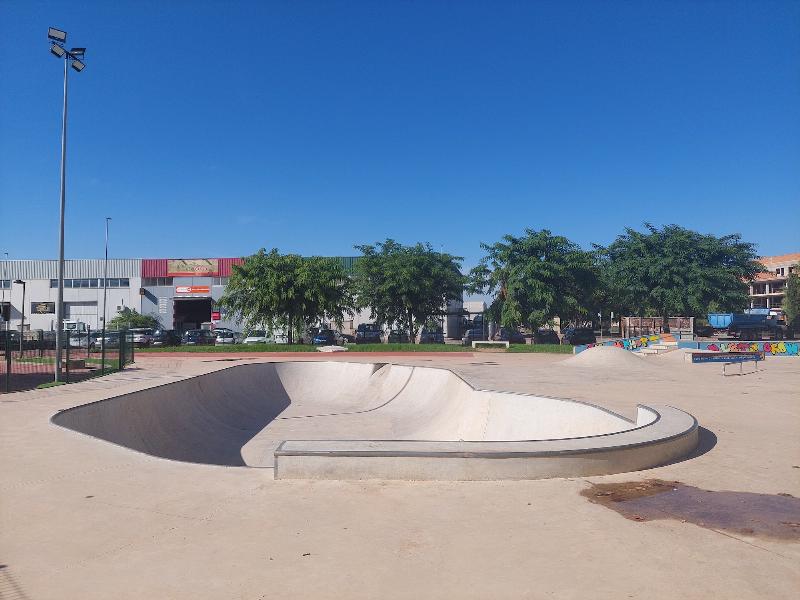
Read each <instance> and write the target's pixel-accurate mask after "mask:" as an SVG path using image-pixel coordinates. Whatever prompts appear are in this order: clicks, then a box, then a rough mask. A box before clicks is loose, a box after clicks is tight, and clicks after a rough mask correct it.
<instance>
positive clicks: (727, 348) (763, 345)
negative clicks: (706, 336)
mask: <svg viewBox="0 0 800 600" xmlns="http://www.w3.org/2000/svg"><path fill="white" fill-rule="evenodd" d="M678 346H679V347H681V348H697V349H698V350H710V351H711V352H763V353H765V354H768V355H769V356H798V348H800V342H786V341H781V342H779V341H774V342H680V343H678Z"/></svg>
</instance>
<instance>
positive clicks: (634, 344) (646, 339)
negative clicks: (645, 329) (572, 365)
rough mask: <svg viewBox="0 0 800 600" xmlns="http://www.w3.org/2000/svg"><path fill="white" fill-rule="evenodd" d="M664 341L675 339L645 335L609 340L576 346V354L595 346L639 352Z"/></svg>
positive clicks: (666, 336)
mask: <svg viewBox="0 0 800 600" xmlns="http://www.w3.org/2000/svg"><path fill="white" fill-rule="evenodd" d="M662 339H668V340H669V341H673V340H674V339H675V338H674V337H672V336H671V335H669V334H667V335H643V336H639V337H631V338H623V339H620V340H608V341H605V342H596V343H594V344H582V345H580V346H575V354H578V352H583V351H584V350H586V349H587V348H594V347H595V346H616V347H617V348H624V349H625V350H637V349H639V348H646V347H647V346H649V345H650V344H656V343H658V342H660V341H661V340H662Z"/></svg>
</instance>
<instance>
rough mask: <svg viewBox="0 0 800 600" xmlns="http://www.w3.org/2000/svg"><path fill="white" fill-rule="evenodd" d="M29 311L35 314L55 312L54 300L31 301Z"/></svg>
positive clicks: (52, 313)
mask: <svg viewBox="0 0 800 600" xmlns="http://www.w3.org/2000/svg"><path fill="white" fill-rule="evenodd" d="M31 313H33V314H36V315H54V314H56V303H55V302H31Z"/></svg>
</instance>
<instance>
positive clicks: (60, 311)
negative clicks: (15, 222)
mask: <svg viewBox="0 0 800 600" xmlns="http://www.w3.org/2000/svg"><path fill="white" fill-rule="evenodd" d="M47 37H48V39H50V40H51V42H52V43H51V44H50V52H51V53H52V54H53V55H54V56H55V57H56V58H63V59H64V106H63V110H62V113H61V202H60V209H59V230H58V304H56V365H55V367H56V368H55V380H56V381H61V350H62V348H61V347H62V346H63V344H64V211H65V199H66V191H67V190H66V176H67V171H66V169H67V73H68V71H69V70H68V69H67V67H68V66H71V67H72V68H73V69H75V70H76V71H77V72H79V73H80V72H81V71H83V69H84V68H85V67H86V64H85V63H84V62H83V60H82V59H83V57H84V55H85V54H86V48H72V49H71V50H67V49H66V48H64V44H65V43H66V42H67V32H66V31H61V30H60V29H55V28H54V27H50V28H49V29H48V30H47Z"/></svg>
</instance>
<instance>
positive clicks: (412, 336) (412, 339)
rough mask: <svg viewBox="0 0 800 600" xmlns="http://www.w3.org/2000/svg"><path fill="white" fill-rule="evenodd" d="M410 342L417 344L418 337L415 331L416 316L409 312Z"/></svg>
mask: <svg viewBox="0 0 800 600" xmlns="http://www.w3.org/2000/svg"><path fill="white" fill-rule="evenodd" d="M408 341H409V342H410V343H412V344H416V343H417V336H416V333H415V331H414V314H413V313H412V312H411V311H410V310H409V311H408Z"/></svg>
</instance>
